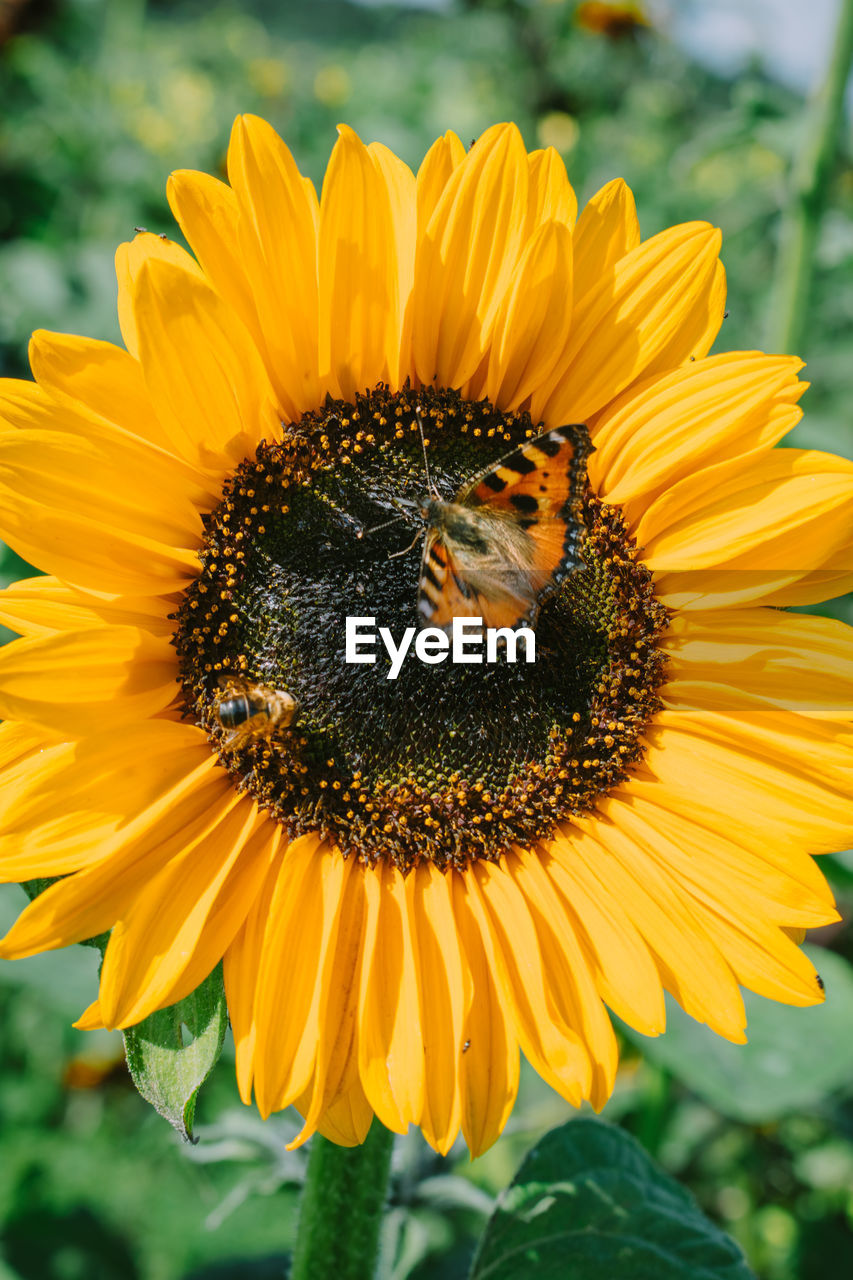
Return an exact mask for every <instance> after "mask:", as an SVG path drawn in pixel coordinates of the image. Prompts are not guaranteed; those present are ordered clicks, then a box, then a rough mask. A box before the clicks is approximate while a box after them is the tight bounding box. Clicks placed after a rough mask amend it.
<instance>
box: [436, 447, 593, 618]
mask: <svg viewBox="0 0 853 1280" xmlns="http://www.w3.org/2000/svg"><path fill="white" fill-rule="evenodd" d="M591 452H592V446H591V444H590V440H589V435H588V434H587V430H586V427H585V426H584V425H583V424H580V423H578V424H575V425H572V426H565V427H559V428H557V429H556V430H552V431H545V432H543V433H542V435H540V436H537V437H536V438H535V439H533V440H528V441H527V443H526V444H523V445H522V446H521V447H520V448H518V449H515V450H513V451H512V453H509V454H507V455H506V456H505V457H503V458H501V459H500V460H499V461H498V462H497V463H494V464H493V465H492V466H491V467H489V468H488V469H487V470H486V471H483V472H481V473H480V474H479V475H477V476H474V478H473V479H472V480H470V481H469V482H468V483H467V484H466V485H464V486H463V488H462V489H461V490H460V492H459V493H458V494H457V495H456V498H455V499H454V501H453V502H444V501H442V500H441V498H440V497H439V495H438V493H436V492H435V490H434V488H433V486H432V484H431V482H429V473H427V479H428V482H429V483H430V489H431V496H430V498H428V499H426V500H425V501H424V502H423V504H422V506H421V517H422V519H423V520H424V523H425V524H426V537H425V539H424V546H423V554H422V558H421V573H420V582H419V587H418V601H417V607H418V614H419V619H420V624H421V626H422V627H424V626H433V627H440V628H444V629H446V628H447V627H448V626H449V625H450V623H451V622H452V620H453V618H454V617H470V616H480V617H482V618H483V622H484V625H485V626H487V627H517V626H518V625H519V623H521V622H530V623H532V622H533V621H535V618H536V614H537V612H538V608H539V605H540V604H541V602H542V600H543V599H544V598H545V596H546V595H548V594H549V593H550V592H551V591H553V590H555V589H556V587H558V586H559V584H560V582H561V581H562V580H563V579H564V578H565V577H566V576H567V574H569V573H572V572H573V571H574V570H576V569H578V568H580V567H581V564H582V560H581V557H580V539H581V534H582V531H583V525H582V523H581V521H580V519H579V518H578V514H577V504H578V501H579V499H580V497H581V494H582V493H583V485H584V482H585V480H586V460H587V457H588V456H589V454H590V453H591ZM424 453H425V456H426V451H424Z"/></svg>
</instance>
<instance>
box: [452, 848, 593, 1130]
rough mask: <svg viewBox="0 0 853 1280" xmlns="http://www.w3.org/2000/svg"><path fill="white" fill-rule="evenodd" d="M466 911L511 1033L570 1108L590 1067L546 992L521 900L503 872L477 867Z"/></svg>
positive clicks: (587, 1083)
mask: <svg viewBox="0 0 853 1280" xmlns="http://www.w3.org/2000/svg"><path fill="white" fill-rule="evenodd" d="M465 884H466V889H467V891H468V901H469V903H470V906H471V911H472V914H473V915H474V917H475V918H476V920H477V923H478V925H479V927H480V936H481V938H482V940H483V946H484V949H485V951H486V954H487V955H488V956H489V959H490V961H491V963H492V965H493V967H494V970H495V974H496V977H497V978H498V981H499V983H500V986H501V988H502V994H503V998H504V1000H505V1001H506V1003H507V1006H508V1007H509V1008H510V1009H511V1010H512V1012H513V1017H514V1022H515V1032H516V1035H517V1036H518V1040H519V1044H520V1045H521V1049H522V1052H523V1053H524V1056H525V1057H526V1058H527V1060H528V1061H529V1062H530V1064H531V1065H532V1066H533V1067H534V1068H535V1069H536V1071H538V1073H539V1074H540V1075H541V1076H542V1078H543V1080H546V1081H547V1082H548V1084H550V1085H551V1087H552V1088H553V1089H556V1090H557V1091H558V1093H560V1094H561V1095H562V1096H563V1097H564V1098H565V1099H566V1100H567V1101H568V1102H571V1103H572V1105H573V1106H579V1105H580V1103H581V1101H582V1100H583V1099H584V1098H587V1097H589V1094H590V1089H591V1086H592V1065H591V1063H590V1060H589V1056H588V1053H587V1050H586V1046H585V1045H583V1044H582V1043H581V1040H580V1038H579V1037H578V1036H577V1035H576V1033H575V1032H574V1031H572V1030H571V1028H570V1027H568V1026H566V1024H565V1022H564V1021H563V1019H562V1017H561V1016H560V1014H559V1011H558V1010H557V1008H556V1005H555V1004H554V1001H553V998H552V996H551V994H550V992H549V989H548V978H547V973H546V969H545V963H544V958H543V956H542V951H541V947H540V943H539V940H538V938H537V935H536V928H535V924H534V922H533V920H532V918H531V916H530V913H529V910H528V908H527V905H526V903H525V901H524V898H523V897H522V895H521V894H520V893H519V891H518V889H517V887H516V886H515V885H514V884H513V882H512V880H511V878H510V876H509V875H508V874H507V872H506V870H505V869H504V868H503V867H502V866H494V865H493V864H491V863H483V862H480V863H476V864H475V865H474V866H473V867H471V868H470V870H469V871H468V872H466V873H465Z"/></svg>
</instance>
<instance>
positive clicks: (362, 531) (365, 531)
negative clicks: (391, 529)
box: [355, 512, 406, 538]
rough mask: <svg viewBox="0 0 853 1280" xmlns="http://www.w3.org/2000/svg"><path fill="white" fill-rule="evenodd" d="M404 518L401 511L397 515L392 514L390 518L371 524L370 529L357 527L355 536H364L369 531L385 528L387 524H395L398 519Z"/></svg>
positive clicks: (373, 531)
mask: <svg viewBox="0 0 853 1280" xmlns="http://www.w3.org/2000/svg"><path fill="white" fill-rule="evenodd" d="M405 519H406V516H405V514H404V513H402V512H401V513H400V515H398V516H392V517H391V519H390V520H383V521H382V523H381V524H375V525H373V527H372V528H371V529H359V531H358V533H357V534H356V535H355V536H356V537H357V538H366V537H367V535H368V534H369V533H378V532H379V530H380V529H387V528H388V526H389V524H397V522H398V521H400V520H405Z"/></svg>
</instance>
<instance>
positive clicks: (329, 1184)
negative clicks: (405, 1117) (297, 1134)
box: [290, 1120, 394, 1280]
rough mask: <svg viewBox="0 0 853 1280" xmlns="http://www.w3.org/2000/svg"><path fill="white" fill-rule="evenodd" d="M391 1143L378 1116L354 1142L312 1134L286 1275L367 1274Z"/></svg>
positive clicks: (357, 1278) (338, 1279)
mask: <svg viewBox="0 0 853 1280" xmlns="http://www.w3.org/2000/svg"><path fill="white" fill-rule="evenodd" d="M393 1146H394V1135H393V1133H391V1132H390V1131H389V1130H388V1129H386V1128H385V1127H384V1126H383V1125H381V1124H380V1123H379V1121H378V1120H374V1122H373V1124H372V1126H371V1128H370V1132H369V1133H368V1135H367V1137H366V1138H365V1140H364V1142H363V1143H362V1145H361V1146H360V1147H337V1146H335V1144H334V1143H333V1142H328V1141H327V1140H326V1139H325V1138H322V1137H321V1136H320V1134H319V1133H316V1134H315V1135H314V1137H313V1138H312V1139H311V1153H310V1155H309V1157H308V1172H307V1175H306V1179H305V1189H304V1191H303V1193H302V1204H301V1207H300V1212H299V1226H298V1229H297V1233H296V1247H295V1248H294V1251H293V1265H292V1267H291V1271H290V1280H372V1278H373V1276H374V1273H375V1269H376V1259H377V1254H378V1251H379V1229H380V1227H381V1225H382V1210H383V1207H384V1204H385V1193H386V1191H387V1188H388V1174H389V1172H390V1168H391V1151H392V1149H393Z"/></svg>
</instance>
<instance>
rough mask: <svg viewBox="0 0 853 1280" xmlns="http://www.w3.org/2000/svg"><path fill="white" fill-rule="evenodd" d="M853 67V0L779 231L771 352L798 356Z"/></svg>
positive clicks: (846, 6) (845, 10)
mask: <svg viewBox="0 0 853 1280" xmlns="http://www.w3.org/2000/svg"><path fill="white" fill-rule="evenodd" d="M851 62H853V0H841V5H840V8H839V13H838V27H837V30H836V32H835V39H834V42H833V46H832V53H831V57H830V62H829V68H828V70H827V74H826V78H825V79H824V81H823V84H822V85H821V86H820V89H819V90H818V92H817V94H816V96H815V98H814V100H813V102H812V106H811V110H810V113H809V116H808V119H807V120H806V125H805V134H804V138H803V145H802V150H801V151H800V154H799V156H798V157H797V159H796V161H795V163H794V168H793V172H792V175H791V176H792V182H791V186H792V191H791V197H790V200H789V202H788V205H787V208H786V209H785V211H784V213H783V215H782V223H781V227H780V230H779V256H778V259H777V263H776V288H775V291H774V299H773V301H774V305H773V311H772V314H771V317H770V327H769V336H770V341H769V344H768V348H769V350H771V351H779V352H788V353H792V354H793V353H796V352H797V351H798V350H799V348H800V346H801V343H802V340H803V335H804V333H805V329H806V320H807V318H808V304H809V295H810V293H811V280H812V269H813V266H814V255H815V245H816V243H817V236H818V231H819V229H820V220H821V216H822V214H823V209H824V205H825V203H826V188H827V183H828V181H829V177H830V173H831V171H832V166H833V163H834V162H835V158H836V155H837V151H838V135H839V132H840V130H841V125H842V122H843V119H844V90H845V88H846V85H847V79H848V77H849V75H850V67H851Z"/></svg>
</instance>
